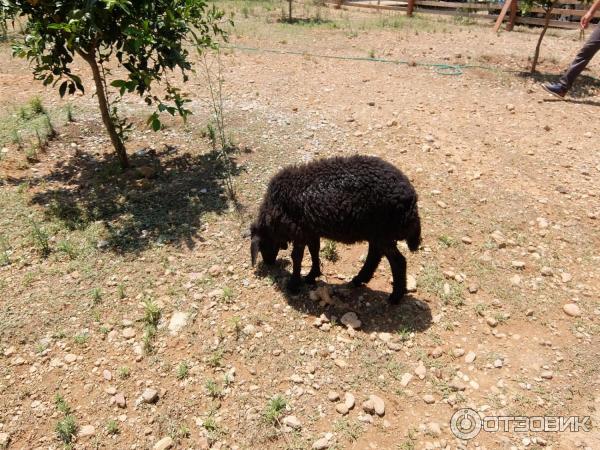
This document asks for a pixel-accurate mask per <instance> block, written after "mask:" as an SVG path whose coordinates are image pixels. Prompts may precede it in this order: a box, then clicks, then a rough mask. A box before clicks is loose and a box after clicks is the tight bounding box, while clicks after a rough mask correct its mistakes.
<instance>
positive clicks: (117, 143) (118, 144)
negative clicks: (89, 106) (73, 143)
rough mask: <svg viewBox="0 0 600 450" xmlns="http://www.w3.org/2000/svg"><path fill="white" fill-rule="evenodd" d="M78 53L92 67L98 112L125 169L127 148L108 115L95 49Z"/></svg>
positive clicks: (127, 162)
mask: <svg viewBox="0 0 600 450" xmlns="http://www.w3.org/2000/svg"><path fill="white" fill-rule="evenodd" d="M79 55H80V56H81V57H82V58H83V59H84V60H85V62H87V63H88V64H89V66H90V67H91V69H92V75H93V76H94V84H95V85H96V95H97V97H98V106H100V113H101V114H102V121H103V122H104V126H105V127H106V131H108V135H109V136H110V141H111V142H112V145H113V147H114V149H115V151H116V152H117V157H118V158H119V163H120V164H121V167H122V168H123V169H127V168H128V167H130V166H129V158H128V157H127V150H125V145H124V144H123V141H122V140H121V138H120V137H119V134H118V133H117V129H116V128H115V124H114V123H113V121H112V119H111V117H110V111H109V110H108V100H107V97H106V91H105V89H104V80H103V79H102V75H101V74H100V68H99V67H98V63H97V62H96V58H95V51H92V52H90V53H87V54H86V53H83V52H79Z"/></svg>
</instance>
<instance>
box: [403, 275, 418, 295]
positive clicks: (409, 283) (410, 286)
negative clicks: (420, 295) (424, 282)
mask: <svg viewBox="0 0 600 450" xmlns="http://www.w3.org/2000/svg"><path fill="white" fill-rule="evenodd" d="M406 290H407V291H408V292H415V291H416V290H417V279H416V278H415V277H414V276H413V275H407V276H406Z"/></svg>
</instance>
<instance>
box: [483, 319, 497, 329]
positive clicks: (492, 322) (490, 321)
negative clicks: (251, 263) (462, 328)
mask: <svg viewBox="0 0 600 450" xmlns="http://www.w3.org/2000/svg"><path fill="white" fill-rule="evenodd" d="M485 322H486V323H487V324H488V325H489V326H490V327H492V328H494V327H496V326H497V325H498V321H497V320H496V319H494V318H493V317H488V318H487V319H485Z"/></svg>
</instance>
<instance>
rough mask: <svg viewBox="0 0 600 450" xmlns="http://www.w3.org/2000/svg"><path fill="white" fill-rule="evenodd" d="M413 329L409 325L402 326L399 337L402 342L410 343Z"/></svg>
mask: <svg viewBox="0 0 600 450" xmlns="http://www.w3.org/2000/svg"><path fill="white" fill-rule="evenodd" d="M412 331H413V330H412V328H411V327H409V326H407V325H402V326H401V327H400V328H399V329H398V335H399V336H400V340H401V341H408V340H409V339H410V334H411V333H412Z"/></svg>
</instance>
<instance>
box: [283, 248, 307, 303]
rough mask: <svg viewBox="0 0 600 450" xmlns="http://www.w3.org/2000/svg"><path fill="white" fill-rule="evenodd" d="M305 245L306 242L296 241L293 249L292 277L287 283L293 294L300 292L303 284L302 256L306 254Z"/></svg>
mask: <svg viewBox="0 0 600 450" xmlns="http://www.w3.org/2000/svg"><path fill="white" fill-rule="evenodd" d="M305 246H306V244H305V243H304V242H298V241H294V248H293V249H292V277H291V278H290V280H289V281H288V283H287V289H288V291H290V292H291V293H292V294H296V293H298V291H299V290H300V286H301V285H302V278H301V277H300V271H301V270H302V257H303V256H304V247H305Z"/></svg>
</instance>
